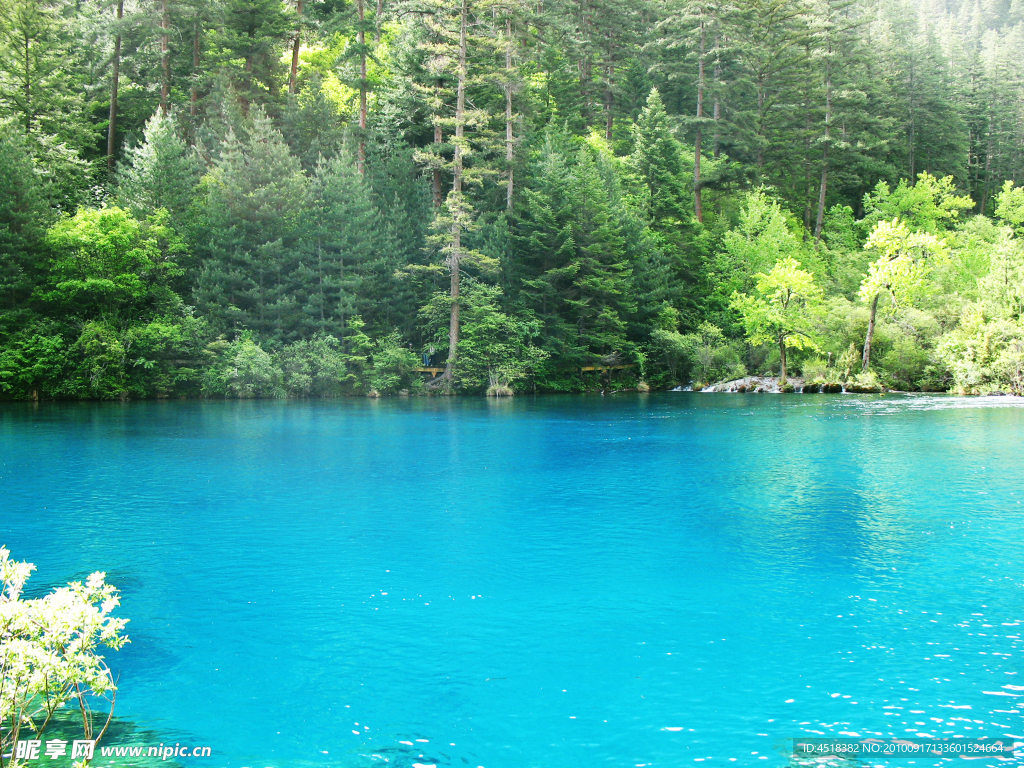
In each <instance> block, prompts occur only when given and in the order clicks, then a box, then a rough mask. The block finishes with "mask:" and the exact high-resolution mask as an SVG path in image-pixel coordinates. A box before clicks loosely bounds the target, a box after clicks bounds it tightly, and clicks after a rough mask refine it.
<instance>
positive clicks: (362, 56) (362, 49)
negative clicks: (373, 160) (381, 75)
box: [356, 0, 366, 176]
mask: <svg viewBox="0 0 1024 768" xmlns="http://www.w3.org/2000/svg"><path fill="white" fill-rule="evenodd" d="M356 9H357V10H358V13H359V31H358V32H356V42H357V43H358V45H359V147H358V151H357V154H356V169H357V170H358V171H359V175H360V176H365V175H366V27H365V26H364V22H365V20H366V7H365V0H356Z"/></svg>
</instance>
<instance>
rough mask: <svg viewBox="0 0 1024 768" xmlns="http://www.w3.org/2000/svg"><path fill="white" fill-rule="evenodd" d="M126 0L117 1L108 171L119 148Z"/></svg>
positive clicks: (112, 167)
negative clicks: (119, 96)
mask: <svg viewBox="0 0 1024 768" xmlns="http://www.w3.org/2000/svg"><path fill="white" fill-rule="evenodd" d="M122 16H124V0H117V35H116V36H115V37H114V61H113V68H112V71H111V73H110V117H109V119H108V120H107V170H108V171H111V172H113V170H114V149H115V147H116V146H117V87H118V85H120V79H121V17H122Z"/></svg>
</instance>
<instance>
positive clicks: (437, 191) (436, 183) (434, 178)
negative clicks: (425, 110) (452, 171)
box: [431, 123, 444, 208]
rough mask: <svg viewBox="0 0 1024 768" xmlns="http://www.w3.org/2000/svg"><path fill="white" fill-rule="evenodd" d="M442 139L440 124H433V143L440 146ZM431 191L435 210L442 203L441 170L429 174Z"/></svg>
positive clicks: (435, 169) (436, 169)
mask: <svg viewBox="0 0 1024 768" xmlns="http://www.w3.org/2000/svg"><path fill="white" fill-rule="evenodd" d="M443 138H444V137H443V136H442V135H441V124H440V123H435V124H434V143H435V144H440V143H441V141H442V139H443ZM440 151H441V150H440V148H439V149H438V152H440ZM431 190H432V192H433V196H434V207H435V208H440V207H441V202H442V197H441V169H440V168H437V167H435V168H434V171H433V173H432V174H431Z"/></svg>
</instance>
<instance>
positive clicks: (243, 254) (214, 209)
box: [197, 108, 307, 339]
mask: <svg viewBox="0 0 1024 768" xmlns="http://www.w3.org/2000/svg"><path fill="white" fill-rule="evenodd" d="M239 129H240V130H244V135H242V136H239V135H238V134H237V133H236V132H235V130H234V129H232V130H230V131H229V134H228V138H227V141H226V143H225V145H224V147H223V148H222V150H221V153H220V157H219V158H218V160H217V163H216V165H215V166H214V168H213V169H212V171H211V172H210V174H209V176H208V178H207V179H206V181H205V184H204V187H205V191H206V194H205V199H204V200H203V220H202V239H201V240H200V241H199V242H198V243H197V247H199V248H201V249H202V251H203V254H204V256H205V260H204V263H203V266H202V270H201V272H200V275H199V283H198V289H197V301H198V303H199V306H200V307H201V309H202V311H203V312H204V313H205V314H206V315H207V316H208V317H209V318H210V319H211V320H212V321H213V322H214V323H215V324H216V325H217V327H219V328H220V329H221V330H234V331H239V330H242V329H251V330H254V331H257V332H258V333H260V334H261V335H263V336H265V337H268V338H273V339H286V338H288V337H289V336H291V335H293V334H294V333H295V332H296V331H297V329H298V328H300V327H301V325H302V323H301V322H300V318H301V317H302V316H303V310H302V307H301V306H299V304H298V300H297V297H296V295H295V292H294V290H289V289H291V288H293V287H294V286H292V285H290V284H289V275H290V274H291V272H292V271H293V270H294V269H295V268H296V266H297V262H298V257H299V255H300V253H301V248H300V246H301V242H302V237H303V222H304V219H305V218H306V205H307V180H306V177H305V175H304V174H303V172H302V167H301V165H300V164H299V161H298V160H297V159H296V158H295V156H294V155H292V154H291V152H290V151H289V150H288V145H287V144H285V143H284V140H283V139H282V137H281V134H280V133H279V132H278V131H277V129H276V128H274V126H273V124H272V123H271V121H270V119H269V118H268V117H267V116H266V114H265V113H264V112H263V111H262V109H260V108H255V109H253V110H252V113H251V119H250V120H248V121H247V123H246V124H244V125H242V126H239Z"/></svg>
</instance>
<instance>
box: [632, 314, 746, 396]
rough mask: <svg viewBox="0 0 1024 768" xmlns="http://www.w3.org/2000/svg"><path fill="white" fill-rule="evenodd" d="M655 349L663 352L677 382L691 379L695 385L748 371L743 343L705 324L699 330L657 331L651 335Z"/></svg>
mask: <svg viewBox="0 0 1024 768" xmlns="http://www.w3.org/2000/svg"><path fill="white" fill-rule="evenodd" d="M651 342H652V345H653V346H654V348H655V349H656V350H657V351H658V352H660V353H661V356H662V358H663V360H664V361H665V364H666V365H667V367H668V369H669V374H670V376H671V377H672V380H673V381H674V382H681V381H684V380H691V379H692V381H693V382H694V386H697V385H698V384H710V383H711V382H713V381H719V380H722V379H738V378H740V377H741V376H744V375H745V374H746V369H745V368H744V366H743V363H742V362H741V357H740V348H739V347H740V345H739V344H738V343H737V342H734V341H729V340H727V339H726V338H725V334H723V333H722V329H721V328H719V327H717V326H715V325H712V324H711V323H701V325H700V327H699V328H698V329H697V332H696V333H688V334H681V333H678V332H676V331H668V330H662V329H659V330H656V331H654V333H653V334H651Z"/></svg>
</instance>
